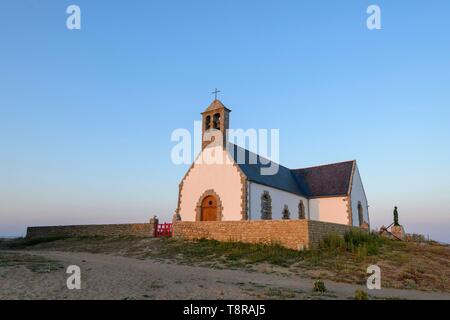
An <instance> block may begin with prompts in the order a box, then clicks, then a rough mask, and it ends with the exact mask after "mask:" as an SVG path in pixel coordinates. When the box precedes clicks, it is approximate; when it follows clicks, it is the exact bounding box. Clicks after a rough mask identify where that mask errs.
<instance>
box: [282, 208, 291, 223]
mask: <svg viewBox="0 0 450 320" xmlns="http://www.w3.org/2000/svg"><path fill="white" fill-rule="evenodd" d="M282 216H283V220H289V219H291V212H290V211H289V207H288V206H287V205H285V206H284V208H283V213H282Z"/></svg>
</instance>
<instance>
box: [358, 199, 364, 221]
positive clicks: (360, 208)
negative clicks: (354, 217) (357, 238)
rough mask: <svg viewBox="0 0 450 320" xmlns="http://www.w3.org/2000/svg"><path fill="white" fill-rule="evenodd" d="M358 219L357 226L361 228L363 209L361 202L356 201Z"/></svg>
mask: <svg viewBox="0 0 450 320" xmlns="http://www.w3.org/2000/svg"><path fill="white" fill-rule="evenodd" d="M358 218H359V226H362V225H363V223H364V209H363V206H362V204H361V201H358Z"/></svg>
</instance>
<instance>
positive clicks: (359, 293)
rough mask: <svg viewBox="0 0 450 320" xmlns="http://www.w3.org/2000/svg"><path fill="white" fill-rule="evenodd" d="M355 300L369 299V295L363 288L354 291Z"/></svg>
mask: <svg viewBox="0 0 450 320" xmlns="http://www.w3.org/2000/svg"><path fill="white" fill-rule="evenodd" d="M355 300H369V295H368V294H367V292H365V291H363V290H359V289H358V290H356V291H355Z"/></svg>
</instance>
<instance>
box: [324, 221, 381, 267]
mask: <svg viewBox="0 0 450 320" xmlns="http://www.w3.org/2000/svg"><path fill="white" fill-rule="evenodd" d="M386 241H387V240H386V239H384V238H382V237H381V236H379V235H378V234H376V233H369V232H365V231H362V230H355V229H352V230H350V231H347V232H346V233H345V234H344V236H341V235H339V234H336V233H330V234H329V235H328V236H326V237H325V238H324V239H322V241H321V243H320V249H321V250H323V251H328V252H335V253H341V252H345V251H347V252H351V253H353V254H354V255H355V257H356V258H357V259H358V260H364V259H365V258H366V257H367V256H373V255H377V254H378V253H379V252H380V248H381V247H382V246H383V244H385V243H386Z"/></svg>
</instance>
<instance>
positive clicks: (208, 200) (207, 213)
mask: <svg viewBox="0 0 450 320" xmlns="http://www.w3.org/2000/svg"><path fill="white" fill-rule="evenodd" d="M201 221H217V199H216V197H214V196H207V197H205V199H203V201H202V215H201Z"/></svg>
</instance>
